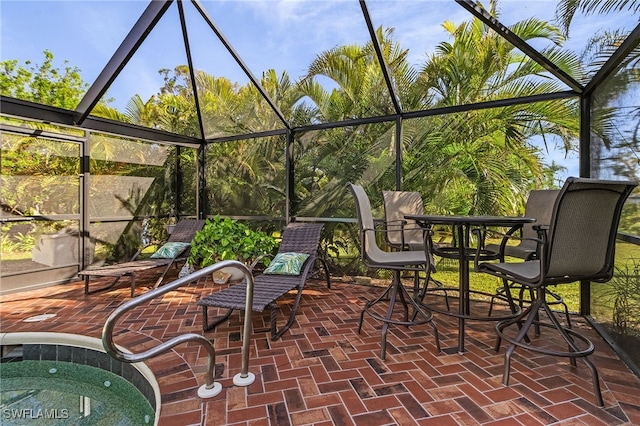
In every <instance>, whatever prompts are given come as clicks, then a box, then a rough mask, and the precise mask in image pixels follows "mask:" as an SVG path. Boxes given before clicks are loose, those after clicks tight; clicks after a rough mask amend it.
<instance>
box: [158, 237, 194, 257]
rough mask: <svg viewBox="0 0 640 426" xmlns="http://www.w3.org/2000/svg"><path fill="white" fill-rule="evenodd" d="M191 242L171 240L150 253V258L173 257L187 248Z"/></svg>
mask: <svg viewBox="0 0 640 426" xmlns="http://www.w3.org/2000/svg"><path fill="white" fill-rule="evenodd" d="M190 245H191V244H190V243H183V242H180V241H171V242H168V243H165V244H164V245H163V246H162V247H160V248H159V249H158V251H156V252H155V253H153V254H152V255H151V258H152V259H173V258H174V257H176V256H179V255H180V254H181V253H182V252H183V251H185V250H186V249H187V247H189V246H190Z"/></svg>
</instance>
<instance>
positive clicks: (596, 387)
mask: <svg viewBox="0 0 640 426" xmlns="http://www.w3.org/2000/svg"><path fill="white" fill-rule="evenodd" d="M544 310H545V312H546V313H547V316H549V318H550V319H551V322H552V323H553V325H554V326H555V327H556V328H557V329H558V331H559V332H560V334H561V335H562V338H563V339H564V340H565V341H566V342H567V345H568V346H569V352H575V353H589V352H593V351H594V349H595V348H594V347H593V343H591V342H590V343H591V345H590V347H589V348H588V349H586V350H585V351H580V349H579V348H578V346H577V345H576V344H575V341H574V340H573V338H572V337H571V335H570V334H569V332H570V330H569V331H568V329H566V328H565V327H563V326H562V324H560V321H558V318H556V316H555V315H554V314H553V312H552V311H551V308H549V306H548V305H547V304H546V303H545V304H544ZM584 339H586V338H584ZM576 357H580V358H582V360H583V361H584V363H585V364H586V365H587V367H588V368H589V370H590V371H591V377H592V381H593V393H594V395H595V398H596V403H597V404H598V406H600V407H603V406H604V402H603V400H602V392H601V391H600V375H599V374H598V370H597V369H596V366H595V365H594V364H593V363H592V362H591V360H590V359H589V358H588V355H580V354H577V355H576V356H569V359H570V361H571V365H572V366H573V367H575V366H576Z"/></svg>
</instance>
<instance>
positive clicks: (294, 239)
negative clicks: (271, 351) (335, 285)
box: [198, 223, 331, 340]
mask: <svg viewBox="0 0 640 426" xmlns="http://www.w3.org/2000/svg"><path fill="white" fill-rule="evenodd" d="M322 227H323V225H322V224H315V223H290V224H289V225H287V227H286V228H285V229H284V231H283V233H282V241H281V242H280V245H279V247H278V254H276V257H275V258H274V260H273V261H272V262H276V261H277V259H278V255H281V256H282V255H283V254H284V253H303V254H306V255H308V257H307V258H306V260H305V261H304V263H302V266H301V268H300V271H299V272H298V273H296V274H291V275H284V274H280V273H274V274H271V273H268V271H269V268H267V269H266V270H265V273H262V274H259V275H257V276H256V277H255V278H254V286H253V307H252V311H253V312H263V311H264V310H265V309H266V308H269V309H270V313H271V339H272V340H278V339H279V338H280V337H281V336H282V335H283V334H284V332H285V331H287V330H288V329H289V327H291V325H292V324H293V322H294V321H295V316H296V312H297V310H298V306H299V304H300V299H301V298H302V290H303V288H304V284H305V282H306V281H307V280H308V279H309V278H310V277H312V276H314V275H315V274H318V273H320V272H323V273H324V276H325V278H326V281H327V288H331V279H330V277H329V269H328V267H327V263H326V262H325V260H324V259H323V258H322V257H319V256H318V247H319V245H320V232H321V231H322ZM270 266H271V265H270ZM292 290H296V298H295V301H294V303H293V306H292V307H291V313H290V314H289V319H288V320H287V323H286V324H285V325H284V326H282V327H281V328H280V329H277V327H276V319H277V318H276V310H277V309H276V308H277V303H276V302H277V300H278V299H279V298H280V297H282V296H284V295H285V294H287V293H289V292H290V291H292ZM246 293H247V284H246V280H245V281H243V282H241V283H239V284H236V285H233V286H231V287H228V288H226V289H224V290H221V291H218V292H216V293H213V294H211V295H209V296H206V297H203V298H202V299H200V301H198V305H199V306H202V328H203V330H204V331H205V332H206V331H210V330H213V329H215V327H216V326H217V325H218V324H220V323H222V322H224V321H226V320H227V319H228V318H229V316H230V315H231V313H232V312H233V311H234V310H236V309H237V310H244V309H245V303H246ZM214 307H215V308H226V309H227V312H226V313H225V314H224V315H222V316H218V317H216V318H214V319H213V320H212V321H211V322H209V315H208V310H209V308H214Z"/></svg>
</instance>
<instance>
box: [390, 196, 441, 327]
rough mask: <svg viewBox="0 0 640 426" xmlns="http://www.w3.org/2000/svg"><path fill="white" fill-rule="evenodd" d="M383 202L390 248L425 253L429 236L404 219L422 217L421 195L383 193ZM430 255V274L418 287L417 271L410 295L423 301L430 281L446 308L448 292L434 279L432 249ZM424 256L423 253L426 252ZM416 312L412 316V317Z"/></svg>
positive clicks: (434, 265) (429, 242)
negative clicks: (441, 295) (437, 290)
mask: <svg viewBox="0 0 640 426" xmlns="http://www.w3.org/2000/svg"><path fill="white" fill-rule="evenodd" d="M382 200H383V202H384V226H385V232H384V236H385V240H386V242H387V245H389V246H390V247H391V248H394V249H398V250H404V251H412V250H415V251H422V252H424V251H425V238H429V241H428V242H427V244H433V241H432V240H431V239H430V235H426V234H425V229H424V228H423V227H421V226H420V225H418V224H417V223H416V222H415V221H412V220H408V219H405V216H406V215H420V214H424V203H423V201H422V195H420V193H419V192H414V191H382ZM427 252H428V253H429V268H430V271H429V274H428V275H427V278H426V280H425V282H424V286H422V288H420V275H419V273H418V272H416V273H415V274H414V281H413V295H414V298H415V299H416V300H419V301H422V300H424V297H425V295H426V293H427V291H429V290H430V289H429V288H428V285H429V281H431V282H433V283H434V284H435V288H437V289H439V291H443V292H444V295H445V299H446V303H447V308H448V307H449V296H448V293H447V290H446V289H445V288H444V286H443V285H442V283H441V282H440V281H438V280H435V279H434V278H433V275H432V274H433V273H434V272H436V262H435V259H434V258H433V254H432V253H431V250H427ZM425 253H426V252H425ZM416 313H417V311H416V312H415V313H414V315H415V314H416Z"/></svg>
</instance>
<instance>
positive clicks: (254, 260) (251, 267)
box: [249, 254, 273, 274]
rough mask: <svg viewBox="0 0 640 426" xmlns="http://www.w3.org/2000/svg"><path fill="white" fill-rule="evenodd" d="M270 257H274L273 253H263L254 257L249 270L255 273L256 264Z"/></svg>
mask: <svg viewBox="0 0 640 426" xmlns="http://www.w3.org/2000/svg"><path fill="white" fill-rule="evenodd" d="M268 257H273V255H272V254H261V255H260V256H258V257H256V258H255V259H253V262H251V265H249V271H250V272H251V273H252V274H253V270H254V268H255V267H256V266H258V263H260V262H262V259H265V258H268Z"/></svg>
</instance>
